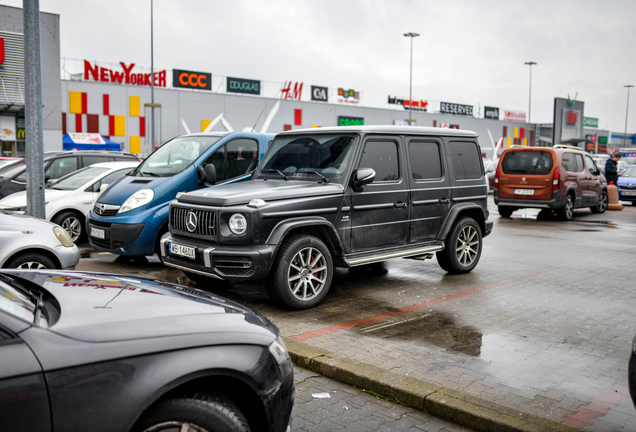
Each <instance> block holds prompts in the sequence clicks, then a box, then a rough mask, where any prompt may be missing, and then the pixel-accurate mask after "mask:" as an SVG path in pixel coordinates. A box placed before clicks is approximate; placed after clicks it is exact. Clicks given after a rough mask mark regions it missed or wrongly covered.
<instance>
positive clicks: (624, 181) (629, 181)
mask: <svg viewBox="0 0 636 432" xmlns="http://www.w3.org/2000/svg"><path fill="white" fill-rule="evenodd" d="M618 184H619V185H631V186H634V185H636V177H623V176H620V177H618ZM0 203H2V201H0Z"/></svg>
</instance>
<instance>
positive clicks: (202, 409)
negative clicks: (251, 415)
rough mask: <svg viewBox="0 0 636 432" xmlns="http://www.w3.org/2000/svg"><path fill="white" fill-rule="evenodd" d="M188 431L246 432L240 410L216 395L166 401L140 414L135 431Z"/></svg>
mask: <svg viewBox="0 0 636 432" xmlns="http://www.w3.org/2000/svg"><path fill="white" fill-rule="evenodd" d="M182 428H184V429H185V430H188V431H191V432H249V431H250V427H249V425H248V423H247V420H246V419H245V416H244V415H243V413H241V411H240V410H239V409H238V408H237V407H236V405H234V404H233V403H232V402H231V401H229V400H228V399H225V398H222V397H219V396H208V395H194V396H192V397H187V398H183V399H168V400H165V401H163V402H161V403H159V404H157V405H156V406H154V407H152V408H150V410H149V411H148V412H147V413H145V414H144V415H143V417H142V418H141V419H140V420H139V422H137V424H136V425H135V427H134V428H133V429H132V430H133V431H134V432H160V431H169V430H170V431H171V430H184V429H182Z"/></svg>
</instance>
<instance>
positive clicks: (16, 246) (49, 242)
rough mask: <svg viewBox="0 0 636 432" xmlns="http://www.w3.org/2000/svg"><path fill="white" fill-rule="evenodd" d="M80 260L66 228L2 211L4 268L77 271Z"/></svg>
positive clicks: (0, 251) (0, 235) (1, 260)
mask: <svg viewBox="0 0 636 432" xmlns="http://www.w3.org/2000/svg"><path fill="white" fill-rule="evenodd" d="M79 259H80V253H79V249H78V248H77V246H75V243H73V240H71V237H70V236H69V234H68V232H66V230H65V229H64V228H62V227H60V226H58V225H55V224H54V223H51V222H48V221H45V220H42V219H38V218H34V217H31V216H26V215H21V214H15V213H13V212H10V211H6V210H1V209H0V267H4V268H26V269H41V268H48V269H69V270H73V269H75V266H76V265H77V263H78V262H79Z"/></svg>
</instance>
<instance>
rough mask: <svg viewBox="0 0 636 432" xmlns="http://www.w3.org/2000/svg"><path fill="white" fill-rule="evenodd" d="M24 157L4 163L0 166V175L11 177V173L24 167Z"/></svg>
mask: <svg viewBox="0 0 636 432" xmlns="http://www.w3.org/2000/svg"><path fill="white" fill-rule="evenodd" d="M24 163H25V159H20V160H18V161H15V162H13V163H10V164H9V165H5V166H3V167H2V168H0V177H13V174H15V173H17V172H18V171H20V170H21V169H24Z"/></svg>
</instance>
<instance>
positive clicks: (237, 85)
mask: <svg viewBox="0 0 636 432" xmlns="http://www.w3.org/2000/svg"><path fill="white" fill-rule="evenodd" d="M227 92H228V93H245V94H253V95H260V94H261V82H260V81H257V80H250V79H244V78H231V77H227Z"/></svg>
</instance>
